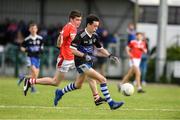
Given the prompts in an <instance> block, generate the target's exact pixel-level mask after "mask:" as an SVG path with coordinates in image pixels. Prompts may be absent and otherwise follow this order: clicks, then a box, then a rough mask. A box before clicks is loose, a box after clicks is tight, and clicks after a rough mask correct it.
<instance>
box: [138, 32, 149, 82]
mask: <svg viewBox="0 0 180 120" xmlns="http://www.w3.org/2000/svg"><path fill="white" fill-rule="evenodd" d="M142 35H143V38H144V39H143V42H144V43H145V44H146V49H147V53H143V55H142V57H141V63H140V70H141V82H142V85H146V73H147V67H148V54H149V51H148V48H149V47H148V43H149V39H148V38H146V35H145V33H143V34H142Z"/></svg>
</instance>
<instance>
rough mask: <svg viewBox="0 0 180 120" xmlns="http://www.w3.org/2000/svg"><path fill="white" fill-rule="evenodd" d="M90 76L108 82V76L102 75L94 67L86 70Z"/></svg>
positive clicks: (101, 81)
mask: <svg viewBox="0 0 180 120" xmlns="http://www.w3.org/2000/svg"><path fill="white" fill-rule="evenodd" d="M84 73H85V74H86V75H87V76H88V77H90V78H92V79H94V80H97V81H98V82H100V83H106V78H105V77H104V76H103V75H101V74H100V73H98V72H97V71H95V70H94V69H93V68H90V69H89V70H87V71H85V72H84Z"/></svg>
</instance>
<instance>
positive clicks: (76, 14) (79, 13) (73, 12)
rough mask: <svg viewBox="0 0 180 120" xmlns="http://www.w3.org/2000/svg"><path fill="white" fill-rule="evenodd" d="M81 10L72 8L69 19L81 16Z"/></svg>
mask: <svg viewBox="0 0 180 120" xmlns="http://www.w3.org/2000/svg"><path fill="white" fill-rule="evenodd" d="M81 16H82V15H81V12H80V11H78V10H73V11H71V12H70V14H69V19H74V18H75V17H81Z"/></svg>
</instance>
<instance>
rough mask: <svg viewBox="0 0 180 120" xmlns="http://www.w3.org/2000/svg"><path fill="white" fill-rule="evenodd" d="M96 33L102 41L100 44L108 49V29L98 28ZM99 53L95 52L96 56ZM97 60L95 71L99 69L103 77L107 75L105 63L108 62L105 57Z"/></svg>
mask: <svg viewBox="0 0 180 120" xmlns="http://www.w3.org/2000/svg"><path fill="white" fill-rule="evenodd" d="M96 33H97V34H98V36H99V40H100V44H101V45H102V46H103V47H104V48H107V47H108V35H109V34H108V31H107V30H106V29H103V28H98V29H97V31H96ZM96 53H97V51H96V50H95V54H96ZM96 58H97V60H96V61H95V65H94V66H95V69H97V70H98V71H99V72H100V74H101V75H105V62H106V58H105V57H99V56H98V57H96Z"/></svg>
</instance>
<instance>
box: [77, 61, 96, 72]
mask: <svg viewBox="0 0 180 120" xmlns="http://www.w3.org/2000/svg"><path fill="white" fill-rule="evenodd" d="M92 66H93V64H92V63H83V64H81V65H79V66H77V67H76V69H77V71H78V72H79V73H80V74H82V73H84V72H85V71H87V70H89V69H90V68H92Z"/></svg>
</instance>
